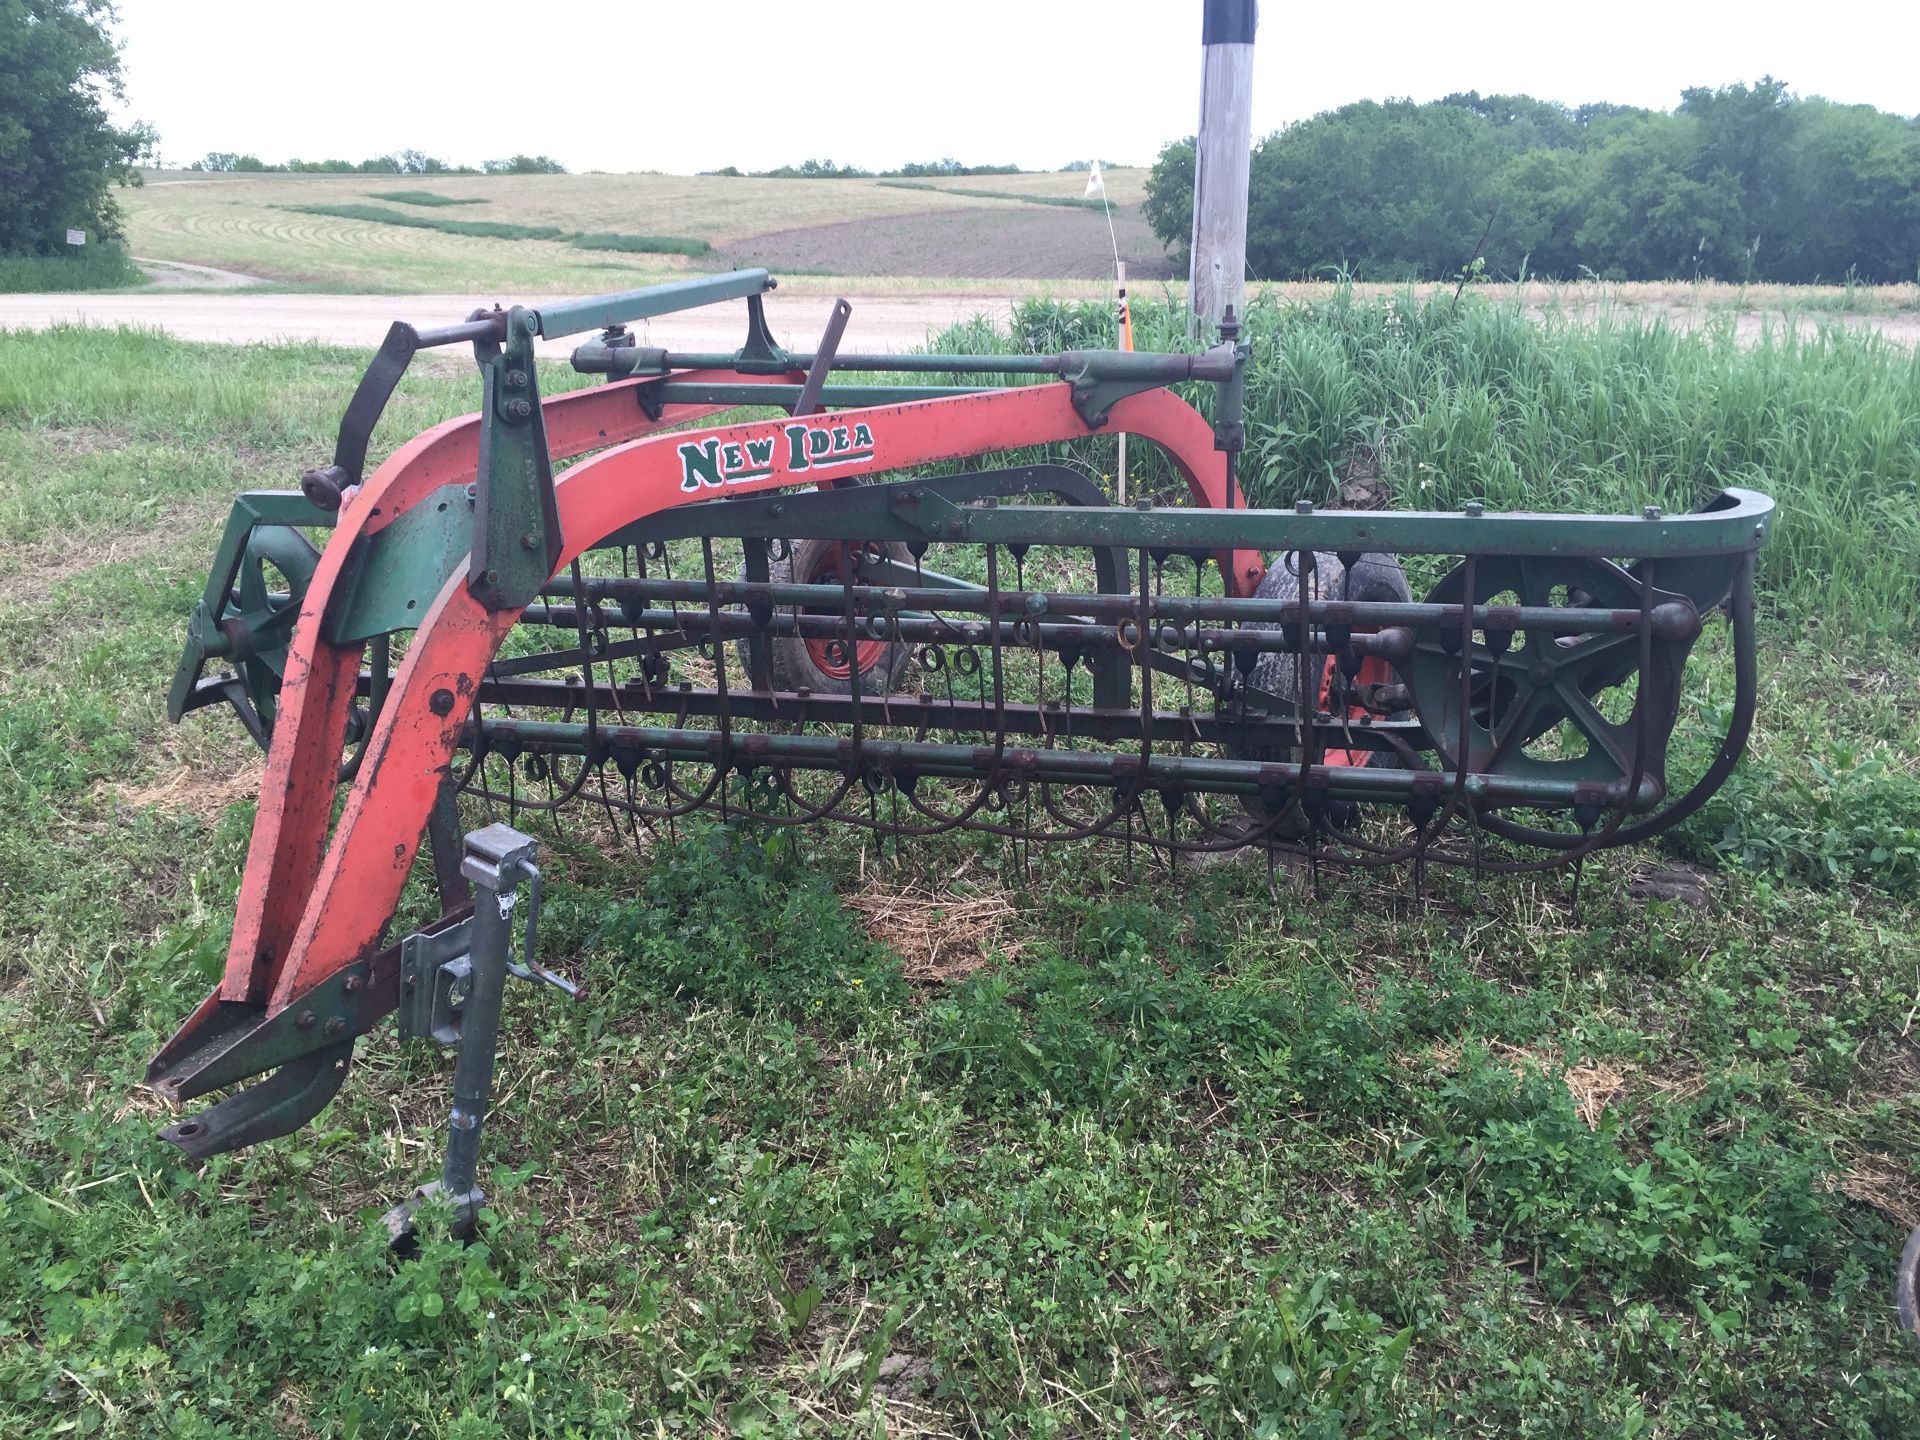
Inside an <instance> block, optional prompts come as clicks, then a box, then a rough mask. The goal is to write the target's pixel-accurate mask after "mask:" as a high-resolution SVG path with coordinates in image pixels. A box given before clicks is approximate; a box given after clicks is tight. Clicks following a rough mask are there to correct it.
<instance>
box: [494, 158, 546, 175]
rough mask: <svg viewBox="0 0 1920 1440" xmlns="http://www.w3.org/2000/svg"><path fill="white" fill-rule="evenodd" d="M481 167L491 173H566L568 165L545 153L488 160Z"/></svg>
mask: <svg viewBox="0 0 1920 1440" xmlns="http://www.w3.org/2000/svg"><path fill="white" fill-rule="evenodd" d="M480 168H481V169H483V170H485V171H486V172H487V174H489V175H564V174H566V173H567V167H566V166H564V165H562V164H561V163H560V162H559V161H558V160H554V159H551V158H549V157H548V156H545V155H515V156H513V157H511V158H510V159H506V160H488V161H484V162H483V163H482V164H481V167H480Z"/></svg>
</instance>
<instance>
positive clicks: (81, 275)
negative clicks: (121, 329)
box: [0, 240, 147, 295]
mask: <svg viewBox="0 0 1920 1440" xmlns="http://www.w3.org/2000/svg"><path fill="white" fill-rule="evenodd" d="M146 280H147V277H146V276H145V275H143V274H141V273H140V267H139V266H138V265H135V264H134V263H133V261H131V260H130V259H128V258H127V251H126V247H125V246H123V245H120V244H117V243H115V242H114V241H111V240H102V241H96V242H95V243H94V244H92V245H88V246H85V247H83V248H81V249H80V250H79V251H77V252H76V253H72V254H67V255H0V295H8V294H30V293H35V292H39V291H56V290H57V291H67V290H124V289H126V288H128V287H130V286H134V285H144V284H145V283H146Z"/></svg>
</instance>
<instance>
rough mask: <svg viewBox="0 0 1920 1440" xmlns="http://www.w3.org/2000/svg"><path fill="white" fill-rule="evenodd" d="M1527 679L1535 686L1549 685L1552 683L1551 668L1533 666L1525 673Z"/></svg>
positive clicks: (1548, 666)
mask: <svg viewBox="0 0 1920 1440" xmlns="http://www.w3.org/2000/svg"><path fill="white" fill-rule="evenodd" d="M1527 679H1529V680H1531V681H1532V682H1533V683H1534V684H1536V685H1551V684H1552V683H1553V666H1551V665H1535V666H1534V667H1533V668H1532V669H1531V670H1529V671H1527Z"/></svg>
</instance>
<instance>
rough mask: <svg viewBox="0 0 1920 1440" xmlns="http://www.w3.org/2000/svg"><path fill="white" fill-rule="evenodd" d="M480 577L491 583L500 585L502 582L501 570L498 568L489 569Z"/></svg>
mask: <svg viewBox="0 0 1920 1440" xmlns="http://www.w3.org/2000/svg"><path fill="white" fill-rule="evenodd" d="M480 578H481V579H482V580H485V581H486V582H487V584H489V585H498V584H499V583H500V572H499V571H498V570H489V571H487V573H486V574H485V575H482V576H481V577H480Z"/></svg>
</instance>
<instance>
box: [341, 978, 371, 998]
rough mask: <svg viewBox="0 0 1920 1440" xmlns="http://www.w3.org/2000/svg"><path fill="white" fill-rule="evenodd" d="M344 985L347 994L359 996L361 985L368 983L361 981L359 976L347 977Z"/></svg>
mask: <svg viewBox="0 0 1920 1440" xmlns="http://www.w3.org/2000/svg"><path fill="white" fill-rule="evenodd" d="M342 983H343V985H344V986H345V989H346V992H347V994H349V995H358V994H359V993H360V987H361V985H363V984H365V983H366V982H365V981H363V980H361V978H360V977H359V976H358V975H349V976H347V978H346V980H345V981H344V982H342Z"/></svg>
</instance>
